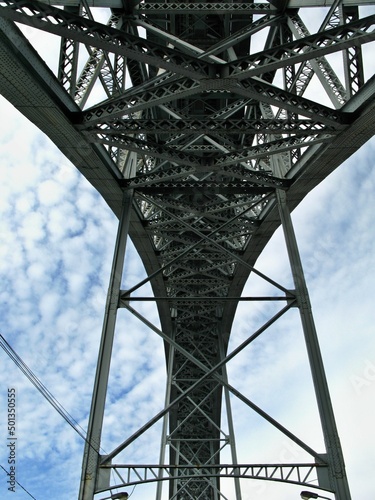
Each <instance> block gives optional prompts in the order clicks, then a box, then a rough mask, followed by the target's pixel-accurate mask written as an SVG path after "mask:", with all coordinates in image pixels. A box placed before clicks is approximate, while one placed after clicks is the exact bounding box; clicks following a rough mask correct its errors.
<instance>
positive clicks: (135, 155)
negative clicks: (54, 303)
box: [0, 0, 375, 500]
mask: <svg viewBox="0 0 375 500" xmlns="http://www.w3.org/2000/svg"><path fill="white" fill-rule="evenodd" d="M374 5H375V2H372V1H367V0H362V1H357V2H355V1H351V0H341V1H340V0H322V1H318V0H311V1H309V0H290V1H288V0H273V1H270V2H254V3H250V2H240V1H239V2H221V1H219V2H208V1H191V2H180V1H165V2H153V3H150V2H146V1H141V2H139V1H136V0H59V1H53V0H52V1H49V0H44V1H32V2H30V1H25V0H19V1H12V0H0V63H1V65H0V92H1V94H2V95H4V96H5V97H6V98H7V99H8V100H9V101H10V102H11V103H12V104H13V105H14V106H16V108H18V109H19V111H20V112H21V113H23V114H24V115H25V116H26V117H27V118H29V119H30V120H31V121H32V122H33V123H35V124H36V125H37V126H38V127H39V128H40V129H41V130H42V131H43V132H44V133H45V134H46V135H47V136H49V138H50V139H51V140H52V141H53V142H54V143H55V144H56V145H57V147H58V148H59V149H60V150H61V151H62V152H63V153H64V154H65V155H66V156H67V157H68V158H69V159H70V160H71V161H72V162H73V164H74V165H75V166H76V167H77V168H78V169H79V170H80V172H82V174H83V175H84V176H85V177H86V178H87V179H88V180H89V181H90V182H91V183H92V185H93V186H94V187H95V188H96V189H97V190H98V192H99V193H100V194H101V195H102V196H103V198H104V199H105V200H106V202H107V203H108V205H109V206H110V207H111V209H112V210H113V211H114V213H115V214H116V215H117V216H118V217H119V232H118V237H117V244H116V250H115V256H114V262H113V269H112V275H111V284H110V288H109V292H108V300H107V306H106V312H105V320H104V325H103V334H102V342H101V346H100V352H99V359H98V368H97V376H96V382H95V387H94V394H93V402H92V408H91V412H90V421H89V428H88V445H87V446H86V450H85V455H84V458H83V472H82V482H81V490H80V492H79V498H80V500H89V499H93V498H94V496H95V497H96V498H99V497H100V498H103V494H104V495H107V496H106V498H111V491H113V490H114V489H115V488H118V487H124V488H125V487H127V486H129V485H133V484H145V483H148V482H152V481H156V482H157V483H158V486H157V493H156V497H157V499H161V498H165V496H163V495H165V491H168V498H169V499H170V500H172V499H176V500H187V499H196V500H198V499H200V500H218V499H219V498H226V497H225V496H224V494H223V493H222V491H221V481H222V479H221V478H227V477H229V478H232V479H233V482H234V489H235V495H236V500H239V499H241V482H242V481H243V480H245V479H248V478H250V479H257V480H272V481H282V482H290V483H295V484H300V485H304V486H306V485H309V486H311V481H315V483H313V484H314V485H315V487H317V488H321V489H322V490H326V491H329V492H332V493H333V494H334V495H335V498H336V499H339V500H349V499H350V493H349V488H348V484H347V480H346V474H345V466H344V460H343V457H342V452H341V447H340V442H339V438H338V435H337V430H336V424H335V419H334V415H333V410H332V406H331V402H330V397H329V392H328V387H327V383H326V378H325V374H324V367H323V363H322V359H321V356H320V351H319V345H318V340H317V335H316V331H315V327H314V322H313V318H312V313H311V308H310V304H309V297H308V292H307V288H306V283H305V279H304V274H303V270H302V266H301V262H300V258H299V253H298V247H297V243H296V240H295V237H294V232H293V225H292V222H291V218H290V212H291V211H292V210H293V209H294V208H295V207H296V206H297V205H298V203H299V202H300V201H301V200H302V199H303V198H304V197H305V195H306V194H307V193H308V192H309V191H310V190H311V189H313V188H314V187H315V186H316V185H317V184H318V183H320V182H321V181H322V180H324V179H325V177H326V176H327V175H329V174H330V173H331V172H332V171H333V170H334V169H335V168H336V167H338V166H339V165H340V164H341V163H342V162H343V161H344V160H345V159H347V158H348V157H349V156H350V155H352V154H353V153H354V152H355V151H357V150H358V148H360V147H361V146H362V145H363V144H364V143H365V142H366V141H367V140H368V139H369V138H371V137H372V136H373V135H374V132H375V120H374V108H375V99H374V97H375V80H374V77H373V75H372V74H367V73H368V72H369V71H370V70H371V65H372V67H373V66H374V65H373V61H372V57H371V50H373V44H371V42H373V41H374V40H375V31H374V26H375V7H374ZM33 30H40V31H44V32H46V33H50V34H54V35H56V36H58V37H60V38H61V47H60V52H59V54H56V60H57V59H58V64H57V66H58V69H57V72H56V74H53V73H52V71H51V69H49V68H48V67H47V66H46V64H45V63H44V61H43V59H42V58H41V57H40V56H39V55H38V52H37V49H36V48H34V47H33V45H32V42H33V39H32V37H30V33H32V32H33ZM24 33H25V34H26V35H25V34H24ZM27 37H30V42H29V41H28V39H27ZM280 224H282V226H283V230H284V236H285V242H286V246H287V249H288V255H289V259H290V265H291V269H292V272H293V278H294V288H293V289H292V290H290V289H287V288H285V287H284V286H283V285H282V284H280V283H276V282H274V281H273V280H272V278H271V277H269V276H266V275H264V274H262V273H259V272H258V271H257V270H256V269H255V268H254V265H255V263H256V260H257V258H258V256H259V255H260V254H261V252H262V250H263V248H264V247H265V245H266V244H267V242H268V241H269V239H270V237H271V236H272V234H273V233H274V231H275V229H276V228H277V227H278V226H279V225H280ZM128 236H130V238H131V239H132V241H133V243H134V245H135V247H136V249H137V251H138V253H139V255H140V257H141V259H142V261H143V264H144V266H145V269H146V271H147V274H148V277H147V279H146V280H144V281H142V282H141V283H135V284H134V286H133V287H132V288H131V289H129V290H121V277H122V271H123V261H124V256H125V250H126V240H127V237H128ZM250 273H255V274H257V275H258V276H260V278H262V279H264V280H266V281H267V282H268V283H269V284H270V285H272V287H273V289H274V291H275V293H274V294H272V295H270V296H267V297H257V296H250V297H241V294H242V290H243V288H244V285H245V283H246V282H247V280H248V278H249V275H250ZM148 281H149V282H150V284H151V286H152V290H153V294H154V297H153V298H152V300H155V301H156V304H157V307H158V311H159V315H160V322H161V328H158V327H156V326H155V325H153V324H151V323H150V321H149V320H148V319H147V318H145V317H143V316H141V315H140V313H139V312H137V309H136V307H135V305H134V302H135V300H150V297H139V294H135V295H134V293H135V292H136V291H138V290H139V289H140V288H141V287H142V285H143V284H144V283H146V282H148ZM245 300H246V301H249V302H253V301H264V300H267V301H272V302H275V303H277V304H279V305H280V307H279V308H278V309H277V312H276V313H275V314H274V316H272V317H271V318H270V319H269V320H267V321H266V322H265V323H264V325H263V326H262V327H260V328H259V329H258V330H257V331H255V332H251V334H250V335H249V337H248V338H247V339H246V340H245V341H244V342H243V344H241V345H240V346H237V347H236V348H235V349H233V350H229V351H228V343H229V337H230V332H231V326H232V323H233V320H234V316H235V312H236V308H237V305H238V303H239V301H245ZM120 307H123V308H127V309H128V310H129V311H131V312H132V313H133V314H135V315H136V316H137V317H138V318H139V319H140V320H141V321H142V322H143V323H144V324H146V325H147V326H148V327H149V328H150V329H151V330H153V331H154V332H155V334H157V335H159V336H160V337H161V338H162V339H163V340H164V343H165V353H166V367H167V388H166V397H165V408H164V410H163V411H161V412H160V413H159V414H157V415H155V416H154V418H152V419H151V420H150V421H149V422H147V423H145V424H144V426H143V427H141V428H140V429H139V430H138V431H137V432H135V433H134V434H133V435H131V436H127V435H123V436H118V443H119V444H118V446H117V447H116V448H115V449H114V450H113V451H112V452H111V453H110V454H108V455H106V456H102V455H100V451H99V449H100V437H101V430H102V422H103V414H104V410H105V397H106V390H107V383H108V373H109V367H110V360H111V349H112V343H113V336H114V333H115V324H116V313H117V310H118V308H120ZM292 307H298V308H299V311H300V315H301V322H302V330H303V333H304V335H305V339H306V349H307V354H308V356H309V360H310V366H311V372H312V380H313V383H314V387H315V392H316V398H317V404H318V409H319V413H320V418H321V426H322V431H323V435H324V440H325V445H326V452H325V453H324V454H321V453H318V452H317V451H316V450H314V449H312V448H311V447H310V446H309V445H308V444H306V443H305V442H303V441H301V440H300V439H299V438H298V437H297V436H295V435H294V434H293V433H292V432H290V431H289V430H288V429H287V428H285V427H284V426H283V425H281V424H280V423H279V422H277V420H275V419H274V418H273V417H272V416H271V415H268V414H267V413H266V412H265V411H264V410H262V409H261V408H259V407H257V406H256V405H255V404H254V403H253V402H252V401H251V400H249V399H248V398H247V397H246V396H245V395H243V394H242V393H241V392H240V391H238V390H237V389H236V388H235V387H234V386H232V385H231V383H230V381H229V380H228V377H227V370H226V366H227V363H228V362H229V361H230V360H231V359H233V358H234V357H235V356H236V355H237V354H238V353H239V352H241V351H242V350H243V349H244V348H245V347H246V346H248V345H249V344H251V343H252V342H253V341H254V340H255V339H256V338H257V337H259V336H260V335H261V334H262V333H263V332H264V331H265V330H266V329H267V328H269V326H270V325H271V324H273V323H275V322H276V321H277V320H278V319H279V318H280V317H282V316H283V315H284V314H286V313H287V312H288V311H289V309H291V308H292ZM233 396H234V397H237V398H239V399H240V400H241V401H242V402H243V403H245V404H246V405H247V406H249V408H251V409H252V410H253V411H255V412H256V413H257V414H258V415H260V416H261V417H262V418H263V419H265V420H266V421H268V422H270V423H271V424H272V425H273V426H274V427H275V428H277V429H278V430H279V431H280V432H282V433H284V434H285V435H286V436H287V437H288V438H289V439H291V440H292V441H294V443H296V444H297V445H298V446H300V447H301V448H302V449H303V450H304V451H306V452H307V453H308V454H309V455H310V456H311V461H310V462H309V463H296V464H275V463H274V464H272V463H271V464H262V463H260V464H239V463H238V461H237V454H236V444H235V437H234V424H233V417H232V410H231V397H233ZM223 416H225V418H223ZM161 420H162V421H163V422H164V423H163V432H162V437H161V440H162V445H161V452H160V463H159V464H129V463H122V462H121V457H122V455H121V453H122V452H123V451H124V450H126V448H127V447H128V446H129V445H130V444H131V443H133V442H134V441H136V439H137V438H138V437H139V436H141V435H142V434H143V433H144V432H145V431H146V430H147V429H149V428H150V427H151V426H153V425H154V424H155V423H156V422H159V421H161ZM226 447H228V448H229V450H230V456H231V458H232V461H231V463H230V464H223V463H222V462H221V458H220V457H221V452H222V450H223V449H224V448H226ZM167 450H169V451H168V452H167ZM112 470H115V471H116V474H117V475H116V477H117V481H116V482H115V483H114V482H110V472H111V471H112ZM164 483H167V487H166V489H164V492H163V490H162V485H163V484H164ZM97 493H98V494H100V495H99V496H96V494H97ZM112 498H120V497H119V496H118V497H116V496H115V495H114V496H112ZM124 498H125V497H124Z"/></svg>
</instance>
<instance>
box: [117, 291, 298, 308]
mask: <svg viewBox="0 0 375 500" xmlns="http://www.w3.org/2000/svg"><path fill="white" fill-rule="evenodd" d="M127 293H128V292H127V290H121V299H120V300H123V301H125V302H128V301H132V302H143V301H145V302H150V301H158V300H168V301H170V302H203V301H206V300H209V301H210V302H227V301H234V300H235V301H236V302H248V301H250V302H252V301H254V302H260V301H262V300H263V301H283V300H292V299H293V298H294V297H293V295H290V296H288V297H287V296H286V297H277V296H276V297H272V296H266V297H217V296H216V297H215V296H205V295H201V296H199V297H196V296H195V297H190V296H186V297H166V296H165V297H134V296H133V297H131V296H128V295H127ZM291 293H292V291H291V292H290V294H291ZM120 307H124V306H122V305H121V304H120Z"/></svg>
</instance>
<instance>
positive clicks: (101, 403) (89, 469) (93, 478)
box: [79, 190, 133, 500]
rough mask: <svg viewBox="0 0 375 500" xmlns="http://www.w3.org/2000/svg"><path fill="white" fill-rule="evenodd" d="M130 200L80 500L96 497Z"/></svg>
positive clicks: (129, 195)
mask: <svg viewBox="0 0 375 500" xmlns="http://www.w3.org/2000/svg"><path fill="white" fill-rule="evenodd" d="M132 201H133V191H131V190H127V191H125V192H124V196H123V203H122V211H121V216H120V220H119V224H118V230H117V239H116V244H115V250H114V255H113V262H112V270H111V277H110V282H109V286H108V293H107V302H106V307H105V315H104V320H103V329H102V336H101V341H100V347H99V355H98V363H97V368H96V376H95V382H94V389H93V396H92V402H91V409H90V417H89V423H88V430H87V441H86V444H85V451H84V455H83V463H82V477H81V485H80V492H79V500H92V499H93V497H94V494H95V487H96V482H97V477H98V467H99V456H100V453H99V449H100V440H101V434H102V425H103V417H104V408H105V400H106V395H107V386H108V377H109V369H110V364H111V357H112V346H113V338H114V332H115V325H116V317H117V309H118V303H119V296H120V287H121V278H122V272H123V267H124V259H125V249H126V241H127V236H128V233H129V222H130V212H131V206H132Z"/></svg>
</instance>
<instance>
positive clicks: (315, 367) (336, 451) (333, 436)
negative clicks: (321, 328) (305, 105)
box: [276, 190, 351, 500]
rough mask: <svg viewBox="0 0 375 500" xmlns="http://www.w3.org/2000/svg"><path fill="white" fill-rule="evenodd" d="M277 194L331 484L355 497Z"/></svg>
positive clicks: (341, 495) (283, 201)
mask: <svg viewBox="0 0 375 500" xmlns="http://www.w3.org/2000/svg"><path fill="white" fill-rule="evenodd" d="M276 196H277V200H278V206H279V212H280V218H281V223H282V227H283V231H284V237H285V243H286V246H287V252H288V256H289V261H290V266H291V270H292V274H293V280H294V284H295V289H296V293H297V302H298V306H299V310H300V316H301V323H302V328H303V333H304V336H305V342H306V350H307V354H308V358H309V362H310V369H311V374H312V379H313V383H314V389H315V395H316V399H317V404H318V409H319V414H320V420H321V425H322V430H323V436H324V440H325V445H326V451H327V459H328V464H329V470H330V483H331V484H330V487H331V488H332V489H333V490H334V491H335V494H336V498H337V500H351V496H350V491H349V485H348V481H347V478H346V472H345V464H344V457H343V453H342V449H341V444H340V440H339V436H338V431H337V427H336V422H335V417H334V413H333V407H332V402H331V398H330V394H329V389H328V384H327V379H326V375H325V370H324V365H323V359H322V355H321V352H320V347H319V341H318V336H317V332H316V328H315V323H314V318H313V314H312V310H311V304H310V298H309V293H308V290H307V285H306V281H305V276H304V272H303V267H302V261H301V257H300V254H299V250H298V245H297V240H296V236H295V233H294V228H293V223H292V219H291V216H290V212H289V208H288V206H287V198H286V193H285V192H284V191H280V190H278V191H277V193H276ZM322 486H323V487H324V486H326V485H322ZM327 486H328V485H327Z"/></svg>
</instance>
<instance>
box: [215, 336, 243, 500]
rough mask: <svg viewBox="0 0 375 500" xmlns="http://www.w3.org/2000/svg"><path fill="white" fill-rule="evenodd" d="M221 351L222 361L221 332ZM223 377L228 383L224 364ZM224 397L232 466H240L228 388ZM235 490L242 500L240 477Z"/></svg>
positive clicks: (221, 344) (236, 481)
mask: <svg viewBox="0 0 375 500" xmlns="http://www.w3.org/2000/svg"><path fill="white" fill-rule="evenodd" d="M219 349H220V360H222V359H224V358H225V349H224V343H223V337H222V334H221V332H220V333H219ZM222 377H223V379H224V381H225V382H226V383H228V372H227V365H226V364H224V365H223V367H222ZM224 397H225V407H226V410H227V419H228V430H229V445H230V449H231V455H232V464H233V465H236V464H238V458H237V448H236V438H235V434H234V424H233V414H232V405H231V402H230V394H229V391H228V388H227V387H224ZM234 488H235V492H236V500H242V494H241V484H240V479H239V478H238V477H235V478H234Z"/></svg>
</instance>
